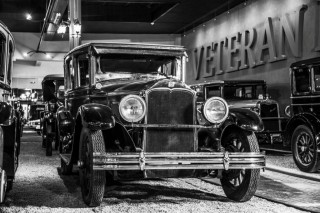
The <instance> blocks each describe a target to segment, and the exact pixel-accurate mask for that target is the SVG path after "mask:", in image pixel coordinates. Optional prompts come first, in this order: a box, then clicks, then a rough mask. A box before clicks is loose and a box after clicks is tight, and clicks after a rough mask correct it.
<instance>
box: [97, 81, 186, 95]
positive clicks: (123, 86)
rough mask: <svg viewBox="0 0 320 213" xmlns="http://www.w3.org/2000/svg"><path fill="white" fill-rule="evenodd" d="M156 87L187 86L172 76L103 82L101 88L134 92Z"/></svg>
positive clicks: (108, 90) (106, 90)
mask: <svg viewBox="0 0 320 213" xmlns="http://www.w3.org/2000/svg"><path fill="white" fill-rule="evenodd" d="M157 87H168V88H188V86H187V85H186V84H185V83H183V82H181V81H179V80H177V79H174V78H165V79H156V80H155V79H152V80H120V81H114V82H113V83H111V84H105V85H103V87H102V88H101V89H102V90H103V91H104V92H107V93H109V94H110V93H116V94H117V93H119V94H136V93H139V92H140V91H144V90H148V89H151V88H157Z"/></svg>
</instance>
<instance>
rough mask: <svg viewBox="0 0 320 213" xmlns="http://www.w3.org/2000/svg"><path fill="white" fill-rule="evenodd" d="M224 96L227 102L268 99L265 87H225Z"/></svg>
mask: <svg viewBox="0 0 320 213" xmlns="http://www.w3.org/2000/svg"><path fill="white" fill-rule="evenodd" d="M223 94H224V98H225V99H226V100H232V99H237V100H250V99H264V98H265V97H266V92H265V89H264V85H250V86H245V85H238V86H224V87H223Z"/></svg>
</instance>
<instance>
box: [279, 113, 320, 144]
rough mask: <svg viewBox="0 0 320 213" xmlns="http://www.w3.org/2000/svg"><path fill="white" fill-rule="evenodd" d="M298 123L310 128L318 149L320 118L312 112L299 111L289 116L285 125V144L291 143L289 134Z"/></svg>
mask: <svg viewBox="0 0 320 213" xmlns="http://www.w3.org/2000/svg"><path fill="white" fill-rule="evenodd" d="M299 125H306V126H307V127H309V128H310V129H311V131H312V132H313V134H314V136H315V139H316V142H317V144H318V147H317V148H318V150H320V119H319V118H317V117H316V116H315V115H313V114H312V113H300V114H297V115H294V116H293V117H291V118H290V120H289V121H288V123H287V125H286V128H285V133H284V140H285V141H284V142H285V144H286V145H290V144H291V136H292V134H293V132H294V130H295V128H296V127H297V126H299Z"/></svg>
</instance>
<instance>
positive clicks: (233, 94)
mask: <svg viewBox="0 0 320 213" xmlns="http://www.w3.org/2000/svg"><path fill="white" fill-rule="evenodd" d="M190 87H191V88H192V89H193V90H195V91H196V92H197V93H198V96H199V100H198V102H200V103H202V102H204V101H205V100H207V99H209V98H211V97H222V98H224V99H225V100H226V101H227V103H228V105H229V108H230V109H234V108H243V109H250V110H252V111H254V112H256V113H257V114H259V116H261V118H262V120H263V125H264V131H261V132H259V133H256V135H257V137H258V141H259V144H260V147H263V149H266V150H274V149H275V148H277V149H286V147H285V146H283V145H282V143H279V142H282V137H281V136H282V132H283V126H285V120H286V118H284V117H281V116H280V113H279V105H278V102H277V101H275V100H272V99H270V98H269V95H268V94H267V85H266V82H265V81H264V80H213V81H209V82H203V83H199V84H193V85H190ZM199 107H201V105H200V106H199Z"/></svg>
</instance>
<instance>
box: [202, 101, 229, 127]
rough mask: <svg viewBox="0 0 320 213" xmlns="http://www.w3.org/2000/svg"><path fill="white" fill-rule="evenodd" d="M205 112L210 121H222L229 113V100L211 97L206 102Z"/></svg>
mask: <svg viewBox="0 0 320 213" xmlns="http://www.w3.org/2000/svg"><path fill="white" fill-rule="evenodd" d="M203 114H204V117H205V118H206V119H207V120H208V121H209V122H210V123H221V122H223V121H224V120H225V119H226V118H227V116H228V114H229V108H228V105H227V102H226V101H225V100H224V99H222V98H219V97H212V98H209V99H208V100H207V101H206V103H205V104H204V107H203Z"/></svg>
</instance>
